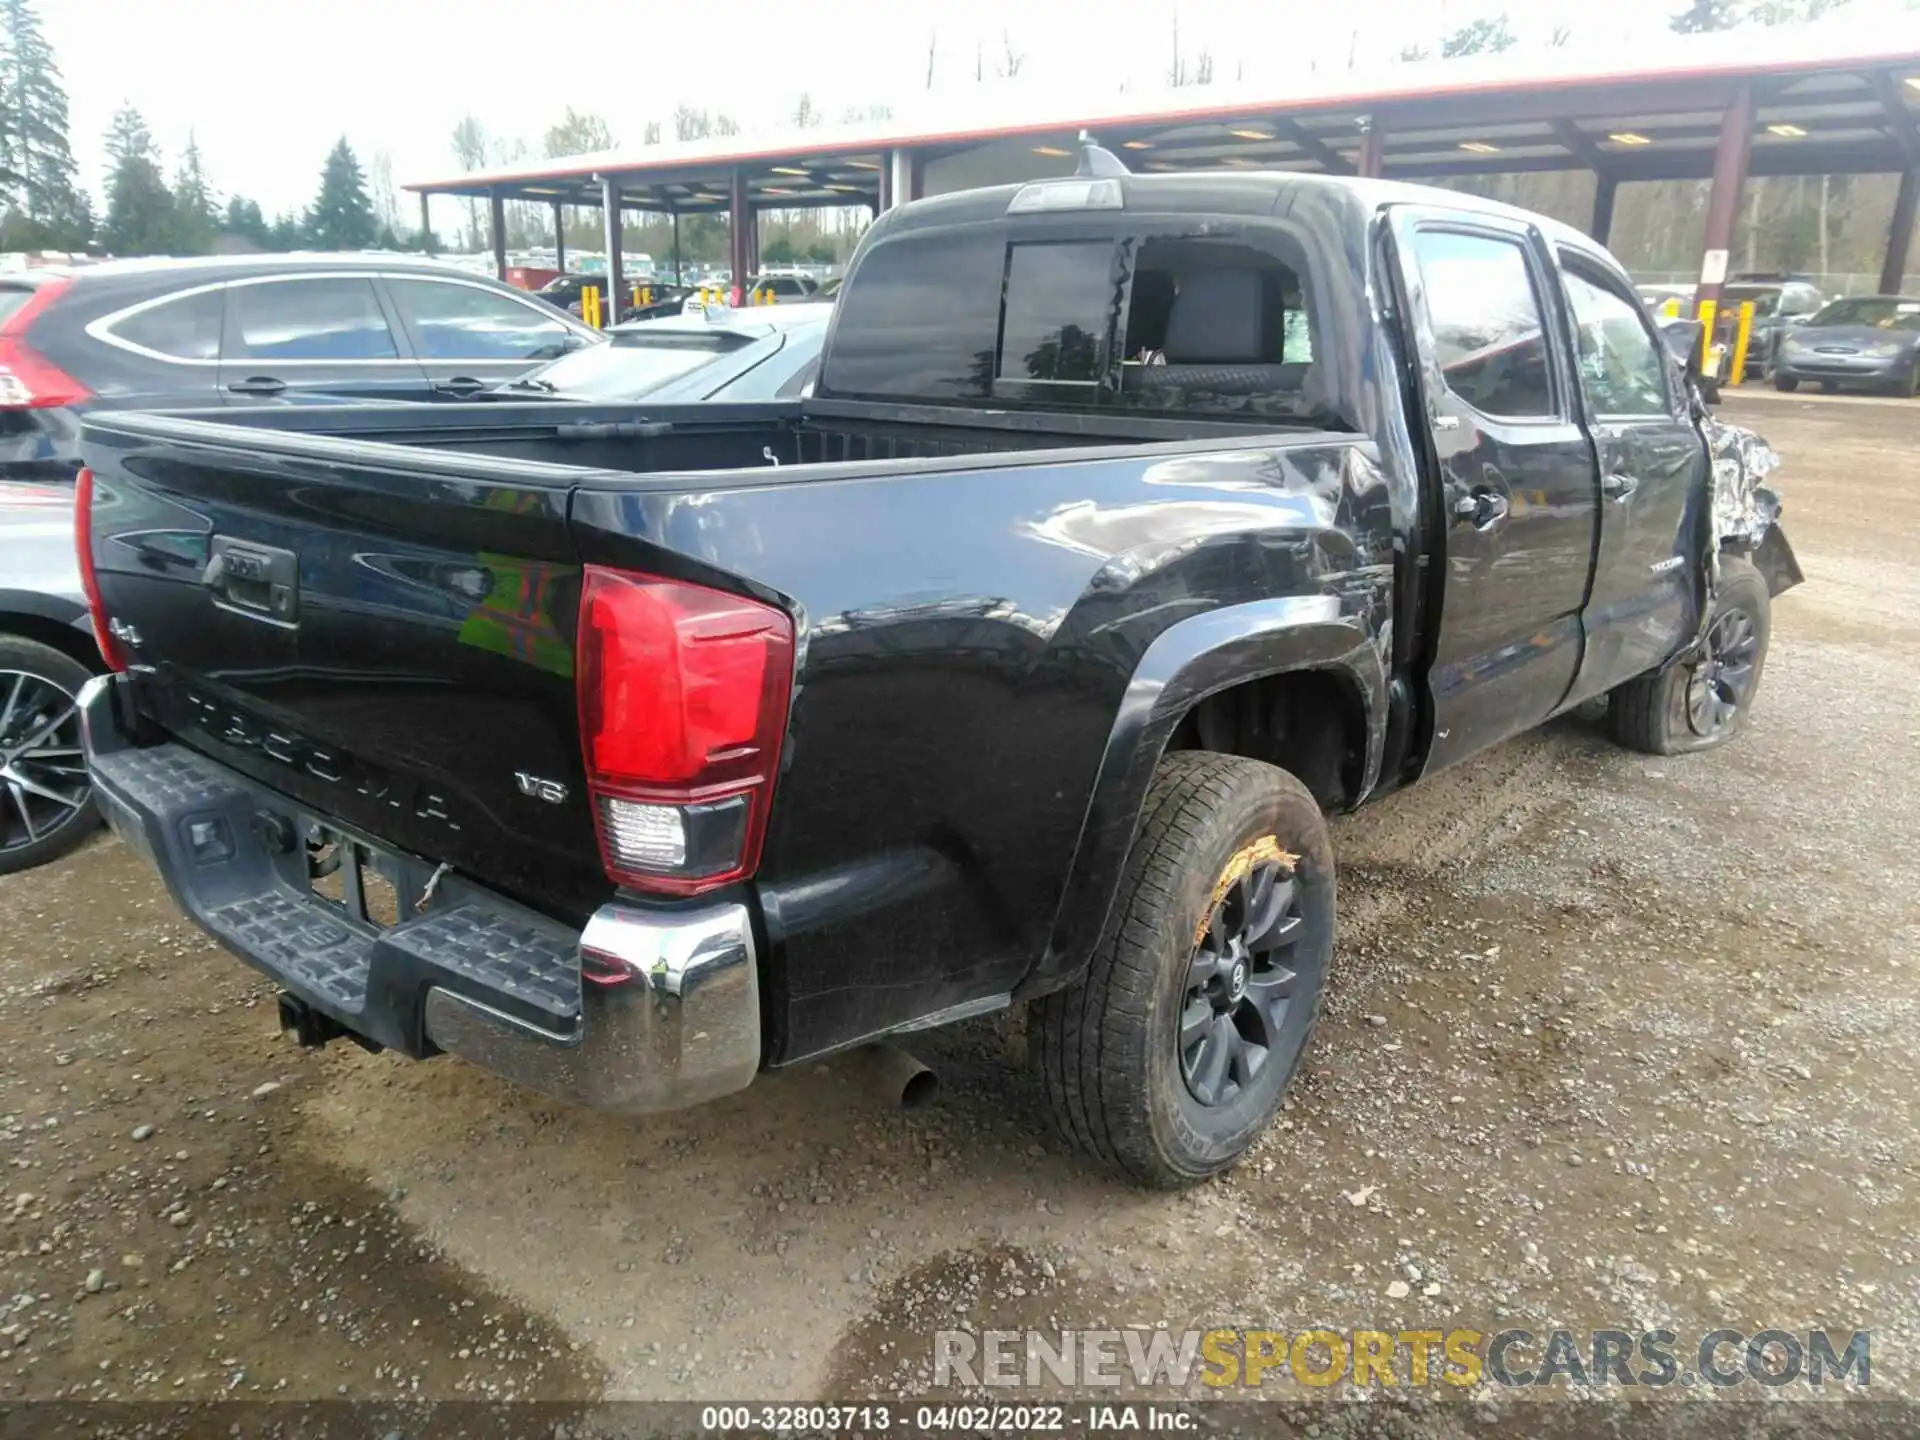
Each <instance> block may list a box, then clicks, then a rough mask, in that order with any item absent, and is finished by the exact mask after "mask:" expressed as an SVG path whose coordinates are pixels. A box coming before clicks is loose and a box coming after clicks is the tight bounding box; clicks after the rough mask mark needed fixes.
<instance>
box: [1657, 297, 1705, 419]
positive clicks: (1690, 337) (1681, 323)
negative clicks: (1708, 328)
mask: <svg viewBox="0 0 1920 1440" xmlns="http://www.w3.org/2000/svg"><path fill="white" fill-rule="evenodd" d="M1703 329H1704V327H1703V326H1702V325H1701V324H1700V322H1699V321H1698V320H1688V319H1684V318H1680V317H1675V318H1671V319H1666V320H1662V321H1661V322H1660V339H1661V341H1662V342H1663V343H1664V344H1665V345H1666V347H1667V357H1668V359H1670V360H1671V361H1672V362H1673V364H1674V367H1675V368H1676V369H1677V370H1678V371H1679V372H1680V379H1681V383H1682V384H1684V385H1685V386H1686V389H1687V402H1688V406H1689V408H1690V409H1691V410H1692V411H1693V413H1694V415H1695V416H1696V417H1699V416H1704V415H1705V414H1706V413H1707V406H1708V405H1710V404H1712V403H1713V402H1714V401H1717V400H1718V399H1719V398H1720V394H1719V389H1720V387H1719V386H1718V385H1709V384H1708V383H1707V381H1706V380H1705V378H1704V377H1702V375H1701V374H1700V341H1701V332H1702V330H1703Z"/></svg>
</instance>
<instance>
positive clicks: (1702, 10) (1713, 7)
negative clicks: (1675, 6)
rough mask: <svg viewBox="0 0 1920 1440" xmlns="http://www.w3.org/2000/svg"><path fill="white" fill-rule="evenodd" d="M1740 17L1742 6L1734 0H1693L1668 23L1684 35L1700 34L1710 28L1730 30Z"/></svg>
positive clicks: (1738, 21)
mask: <svg viewBox="0 0 1920 1440" xmlns="http://www.w3.org/2000/svg"><path fill="white" fill-rule="evenodd" d="M1740 19H1741V16H1740V8H1739V6H1738V5H1736V4H1735V3H1734V0H1692V3H1690V4H1689V5H1688V6H1687V8H1686V9H1684V10H1682V11H1681V12H1680V13H1679V14H1677V15H1675V16H1674V17H1673V18H1672V19H1670V20H1669V21H1668V22H1667V24H1668V26H1669V27H1670V28H1671V29H1673V30H1677V31H1678V32H1679V33H1680V34H1682V35H1698V34H1701V33H1703V32H1705V31H1708V30H1730V29H1732V28H1733V27H1734V26H1735V25H1738V24H1739V23H1740Z"/></svg>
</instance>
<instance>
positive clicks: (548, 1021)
mask: <svg viewBox="0 0 1920 1440" xmlns="http://www.w3.org/2000/svg"><path fill="white" fill-rule="evenodd" d="M124 685H125V682H124V681H123V680H122V679H120V678H119V677H114V676H102V677H100V678H98V679H96V680H93V681H91V682H89V683H88V684H87V685H86V686H85V687H84V689H83V690H82V691H81V695H80V709H81V718H82V731H83V741H84V744H85V746H86V751H87V763H88V769H89V771H90V772H91V775H92V779H93V783H94V787H95V793H96V794H97V795H98V796H99V799H100V809H101V812H102V814H104V815H105V816H106V818H107V822H108V824H109V825H111V826H112V828H113V830H114V832H115V833H116V834H118V835H119V836H120V837H121V839H123V840H124V841H126V843H127V845H128V846H129V847H130V848H131V849H133V850H134V851H135V852H136V853H137V854H139V855H140V856H141V857H142V858H143V859H145V860H146V861H147V862H148V863H149V864H151V865H152V866H153V867H154V868H155V869H156V870H157V871H159V873H160V876H161V878H162V879H163V880H164V881H165V882H166V885H167V889H168V891H169V892H170V893H171V894H172V896H173V899H174V901H175V903H177V904H178V905H179V906H180V908H181V909H182V910H184V911H185V912H186V913H187V914H188V915H190V916H191V917H192V918H193V919H194V920H195V921H196V922H197V923H198V924H199V925H200V926H201V928H203V929H204V930H206V931H207V932H208V933H209V934H210V935H212V936H213V937H214V938H215V939H217V940H219V941H220V943H221V944H223V945H225V946H226V947H227V948H228V949H229V950H231V951H233V952H234V953H235V954H236V955H238V956H239V957H240V958H241V959H243V960H245V961H246V962H247V963H248V964H250V965H252V966H253V967H254V968H255V969H257V970H260V971H262V972H263V973H264V974H266V975H268V976H269V977H271V978H272V979H273V980H274V981H276V982H277V983H278V984H280V985H282V986H284V987H285V988H286V989H287V990H288V991H289V992H291V993H292V994H294V995H296V996H297V997H298V998H299V999H300V1000H302V1001H304V1002H305V1003H306V1005H307V1006H308V1007H310V1008H311V1009H313V1010H317V1011H319V1012H321V1013H322V1014H324V1015H327V1016H329V1017H331V1018H332V1019H333V1020H334V1021H335V1022H336V1023H337V1024H339V1025H340V1026H342V1027H344V1028H345V1029H347V1030H350V1031H352V1032H353V1033H355V1034H357V1035H360V1036H362V1037H364V1038H366V1039H368V1040H371V1041H373V1042H375V1043H376V1044H378V1045H381V1046H385V1047H388V1048H392V1049H396V1050H399V1051H401V1052H402V1053H405V1054H409V1055H413V1056H416V1057H423V1056H427V1055H431V1054H434V1053H437V1052H438V1051H446V1052H447V1053H449V1054H453V1055H459V1056H461V1057H462V1058H464V1059H466V1060H469V1061H471V1062H473V1063H474V1064H476V1065H479V1066H481V1067H482V1068H483V1069H487V1070H491V1071H493V1072H494V1073H496V1074H498V1075H502V1076H504V1077H505V1078H507V1079H509V1080H513V1081H515V1082H517V1083H519V1084H522V1085H526V1086H528V1087H529V1088H531V1089H535V1090H539V1091H542V1092H544V1093H546V1094H549V1095H553V1096H555V1097H557V1098H559V1099H562V1100H569V1101H572V1102H573V1103H575V1104H579V1105H584V1106H588V1107H590V1108H592V1109H596V1110H613V1111H627V1112H641V1111H650V1110H671V1109H678V1108H680V1107H683V1106H687V1105H694V1104H698V1103H699V1102H701V1101H703V1100H711V1099H714V1098H715V1097H717V1096H720V1095H725V1094H728V1093H730V1092H732V1091H735V1090H739V1089H741V1088H743V1087H744V1086H746V1085H747V1084H748V1083H749V1082H751V1081H752V1079H753V1077H754V1075H755V1073H756V1072H757V1071H758V1070H759V1068H760V987H759V976H758V966H757V964H756V956H755V953H754V942H753V922H752V917H751V915H750V914H749V913H748V910H747V907H746V906H745V905H743V904H740V903H738V902H726V903H721V904H713V905H708V906H704V907H700V908H675V909H666V908H662V909H658V910H655V909H650V908H648V907H646V906H643V905H639V904H634V903H629V902H625V901H614V902H612V903H610V904H607V905H604V906H602V907H601V908H600V909H599V910H598V911H596V912H595V913H594V914H593V916H592V917H591V919H590V920H589V921H588V923H587V926H586V929H585V930H584V931H580V932H577V933H576V932H574V931H573V930H571V929H569V928H568V927H567V926H565V925H562V924H561V923H560V922H558V921H556V920H553V919H552V918H550V917H548V916H545V915H541V914H539V913H537V912H535V911H531V910H528V909H526V908H525V907H524V906H521V905H517V904H515V903H514V902H513V901H511V900H508V899H507V898H506V897H504V896H502V895H499V894H496V893H495V892H493V891H490V890H488V889H487V888H485V887H484V886H481V885H477V884H474V883H472V882H470V881H467V880H465V879H463V878H461V877H460V876H459V875H458V874H457V872H456V873H454V874H451V875H449V876H447V877H446V879H445V880H444V881H443V882H441V883H440V884H439V885H438V890H437V898H436V899H435V901H434V902H433V903H432V905H431V908H430V909H428V908H416V906H415V905H414V904H413V903H412V902H402V903H403V905H404V908H403V909H402V910H401V912H400V913H399V915H398V918H397V922H396V923H392V924H376V923H374V922H373V921H372V920H370V919H369V918H368V915H367V914H366V913H365V912H366V907H365V905H364V904H361V905H360V906H359V908H358V910H357V911H356V910H355V909H354V908H353V906H352V905H346V906H344V907H343V904H342V902H340V901H338V900H334V899H328V898H324V897H322V896H319V895H316V894H315V893H314V892H313V890H312V887H311V884H310V883H309V880H308V876H307V868H308V867H307V860H306V856H305V853H304V851H303V850H302V848H301V847H300V846H298V845H295V846H293V847H292V848H293V851H294V853H286V852H285V849H284V847H283V848H282V849H275V848H273V847H270V846H269V844H268V842H267V840H266V838H265V837H266V836H268V835H269V834H273V833H276V832H277V833H280V834H283V835H285V834H294V835H304V834H308V833H310V832H311V827H315V826H319V827H329V828H331V829H333V830H336V831H338V830H339V827H338V825H337V822H334V821H332V820H330V819H329V818H328V817H326V816H324V815H315V814H312V813H310V812H308V811H306V810H304V809H303V808H302V807H301V806H300V805H299V804H298V803H297V802H295V801H293V800H291V799H289V798H288V797H287V796H285V795H283V794H281V793H279V792H278V791H275V790H272V789H270V788H268V787H266V786H264V785H261V784H259V783H258V782H256V781H254V780H253V779H251V778H250V777H248V776H246V775H243V774H241V773H240V772H239V771H237V770H234V769H232V768H230V767H228V766H225V765H222V764H220V763H219V762H217V761H215V760H213V759H210V758H209V757H208V756H206V755H204V754H202V753H201V752H199V751H197V750H193V749H191V748H189V747H187V746H185V745H180V744H175V743H168V744H161V745H149V746H137V745H135V744H134V742H133V740H132V739H131V738H130V735H129V730H128V728H127V727H126V726H125V725H123V723H122V716H123V710H122V707H123V706H125V705H126V704H127V703H128V698H127V696H126V695H125V693H124ZM127 713H130V712H127ZM342 833H345V832H342ZM345 838H347V839H350V840H352V841H353V842H355V844H356V845H357V846H358V847H359V848H360V849H363V850H364V851H366V852H367V854H368V855H369V856H370V857H377V864H378V865H379V867H380V868H381V869H382V872H383V873H389V872H390V873H391V875H392V876H394V877H395V878H396V879H398V880H399V881H401V882H403V883H400V884H398V885H397V886H396V889H397V891H398V893H400V894H401V895H403V896H413V895H419V894H420V893H421V890H422V883H421V882H422V881H423V880H424V878H425V877H426V876H427V875H429V874H431V873H432V872H433V869H434V867H433V866H432V864H431V863H430V862H429V861H427V860H424V859H422V858H420V857H418V856H413V855H405V854H399V853H397V852H394V851H393V850H392V849H391V848H390V847H386V846H384V845H383V844H382V842H381V841H380V840H379V838H378V837H376V836H370V835H358V834H350V833H346V834H345ZM352 863H355V864H360V863H361V861H360V860H358V859H356V860H355V861H353V862H352ZM355 889H356V890H357V885H356V887H355Z"/></svg>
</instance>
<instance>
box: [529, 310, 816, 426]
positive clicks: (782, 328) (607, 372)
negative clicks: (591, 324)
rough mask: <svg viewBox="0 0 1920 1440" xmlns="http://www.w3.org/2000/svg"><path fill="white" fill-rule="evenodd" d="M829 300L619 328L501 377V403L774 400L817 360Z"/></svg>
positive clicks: (799, 382) (790, 392) (793, 391)
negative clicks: (590, 344) (602, 340)
mask: <svg viewBox="0 0 1920 1440" xmlns="http://www.w3.org/2000/svg"><path fill="white" fill-rule="evenodd" d="M832 316H833V307H832V306H831V305H786V306H779V307H776V308H768V309H748V310H721V309H717V308H716V309H713V310H710V311H704V312H701V313H699V314H695V315H673V316H668V317H666V318H664V319H658V320H642V321H639V322H637V323H635V324H631V325H620V326H616V327H615V328H614V329H612V330H610V331H609V332H608V338H609V339H610V340H611V342H612V343H611V344H608V345H600V346H596V347H595V348H593V349H591V350H580V351H576V352H575V353H574V354H572V355H564V356H562V357H561V358H560V359H558V360H555V361H553V362H552V363H551V364H549V365H543V366H542V367H541V368H540V369H538V370H534V371H531V372H529V373H528V374H526V375H522V376H520V377H519V378H518V379H515V380H509V381H508V382H507V383H506V384H505V385H503V386H501V387H500V389H498V390H496V391H494V392H493V395H494V398H498V399H502V400H525V399H528V398H530V397H531V396H532V395H537V396H538V397H539V398H541V399H565V400H591V401H596V402H599V403H603V404H604V403H607V402H612V401H621V400H639V399H642V398H645V399H648V400H651V401H654V402H656V403H667V402H675V403H678V402H683V401H692V400H778V399H786V398H789V397H791V396H797V395H799V394H800V393H801V392H802V390H803V389H805V387H806V384H807V382H808V381H809V380H811V379H812V378H813V376H814V372H815V371H816V370H817V369H818V368H819V365H820V348H821V344H822V342H823V341H824V340H825V339H826V334H827V321H828V320H829V319H831V318H832Z"/></svg>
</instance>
